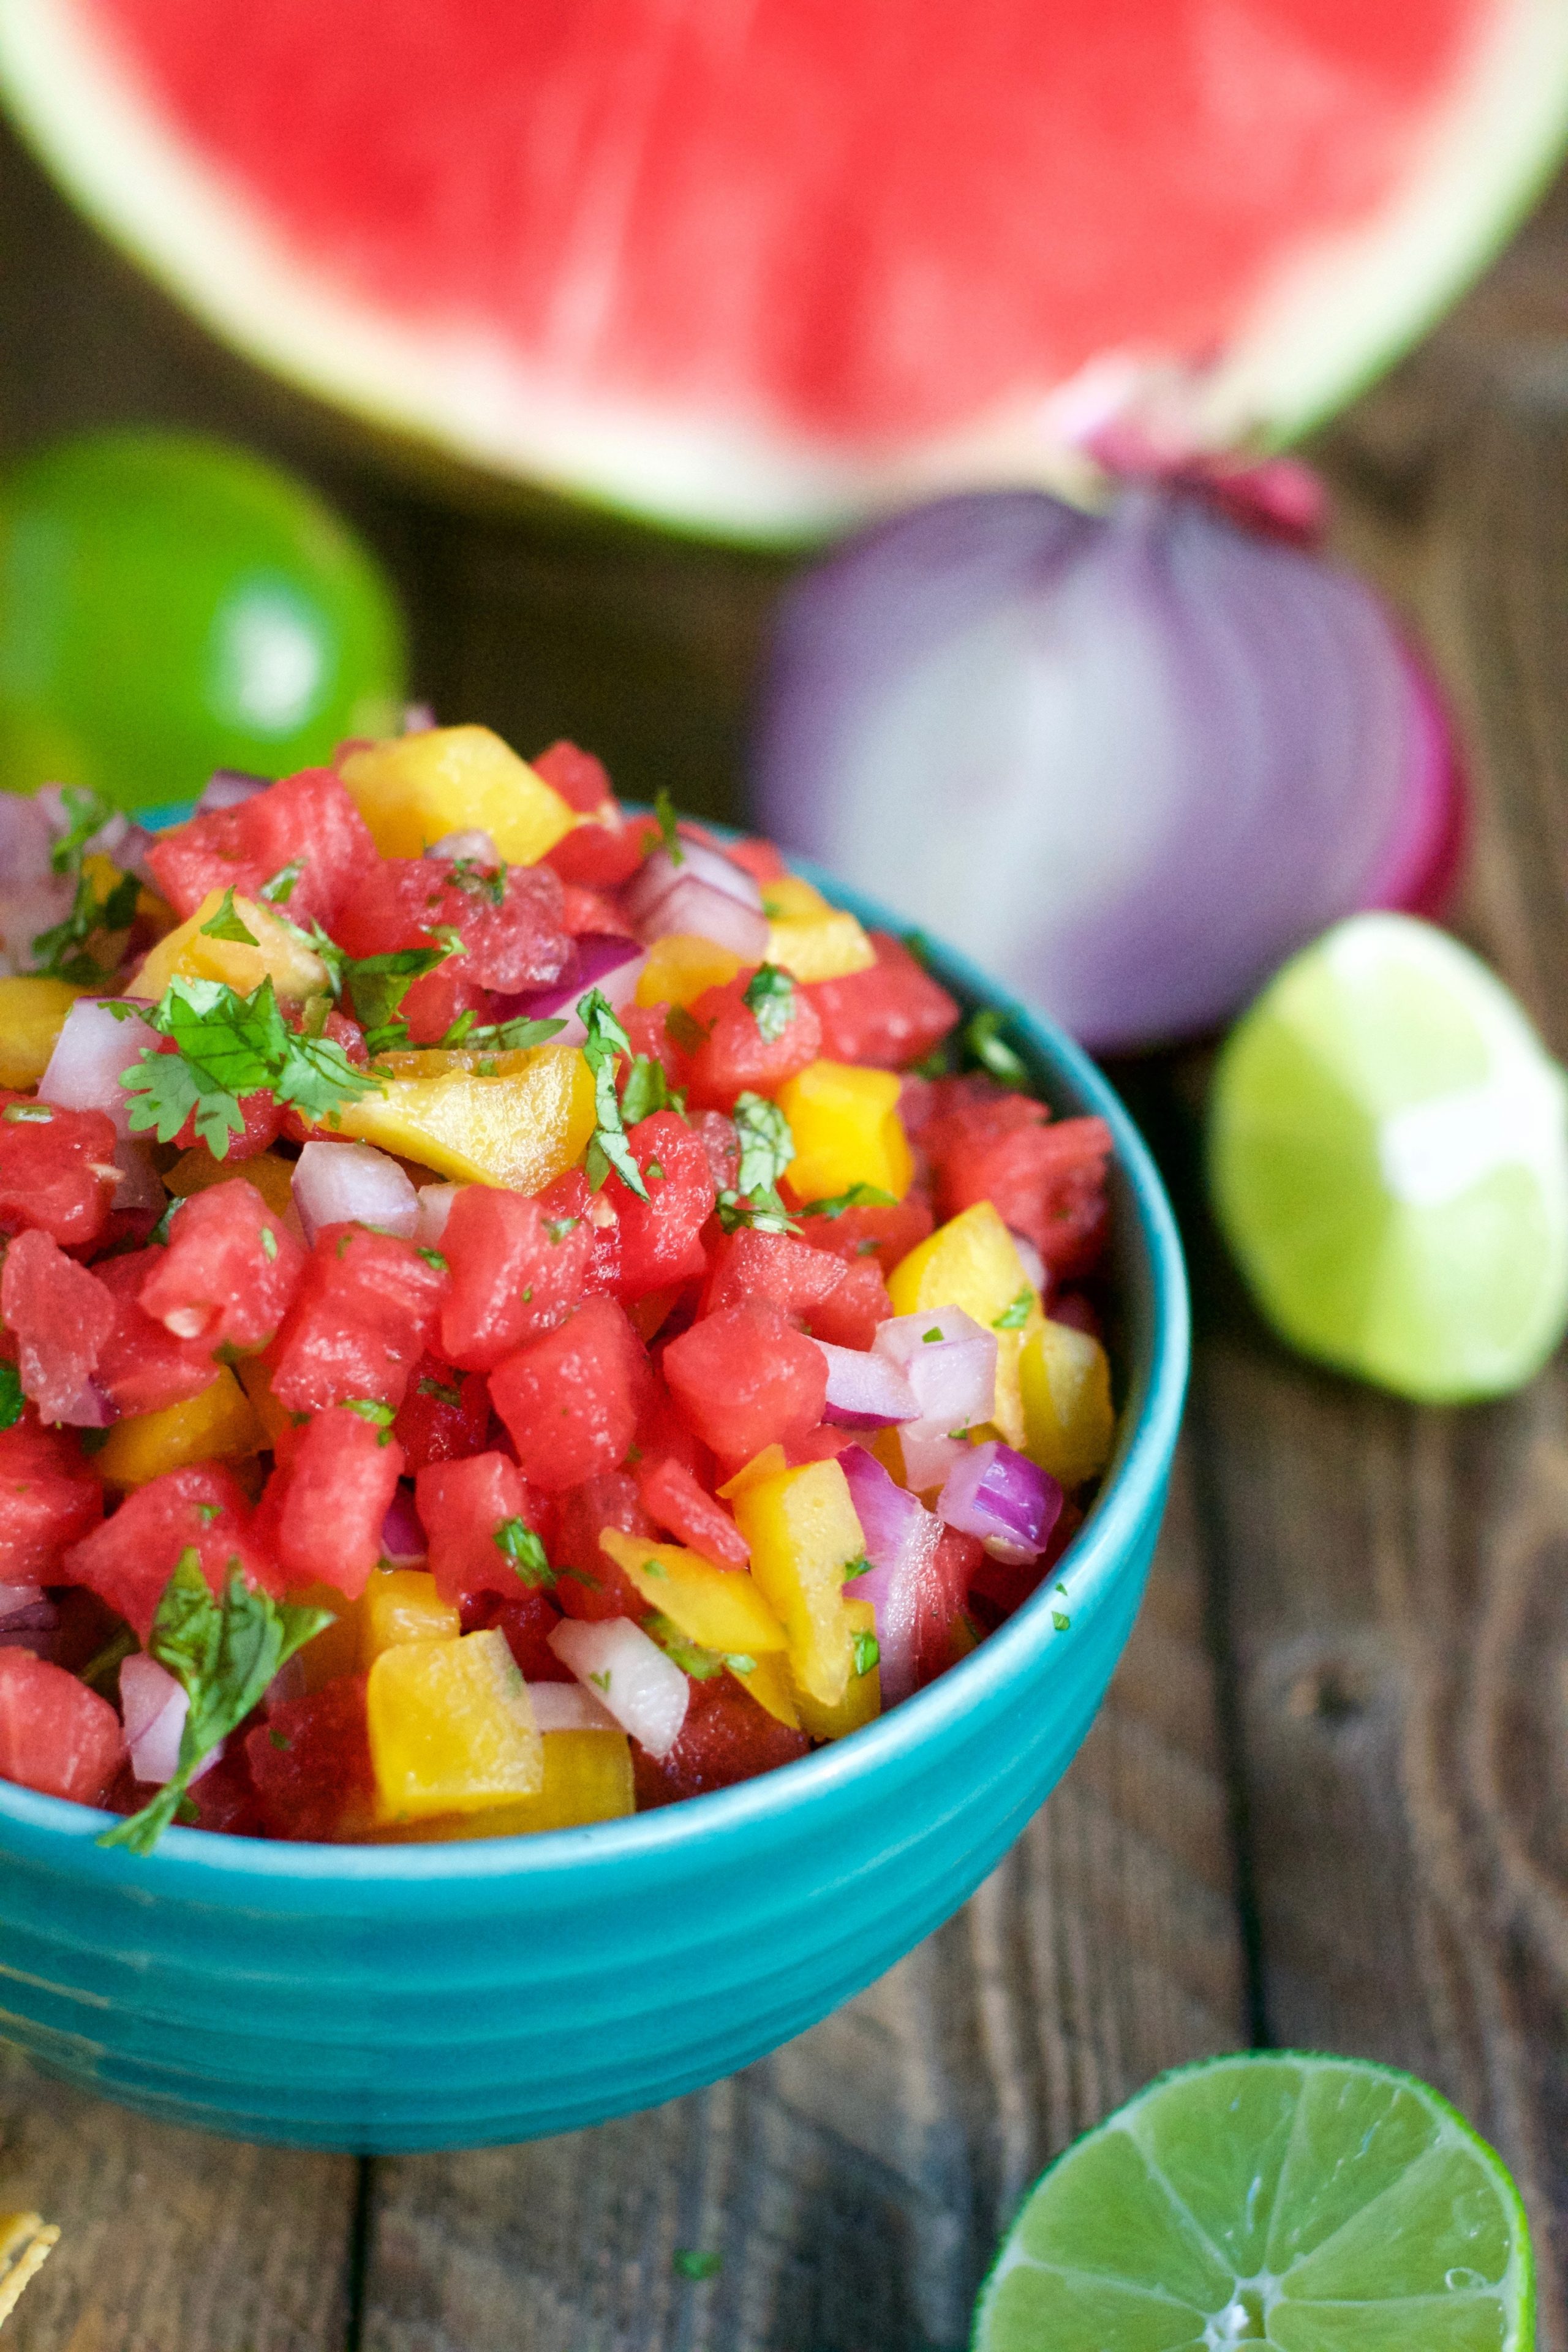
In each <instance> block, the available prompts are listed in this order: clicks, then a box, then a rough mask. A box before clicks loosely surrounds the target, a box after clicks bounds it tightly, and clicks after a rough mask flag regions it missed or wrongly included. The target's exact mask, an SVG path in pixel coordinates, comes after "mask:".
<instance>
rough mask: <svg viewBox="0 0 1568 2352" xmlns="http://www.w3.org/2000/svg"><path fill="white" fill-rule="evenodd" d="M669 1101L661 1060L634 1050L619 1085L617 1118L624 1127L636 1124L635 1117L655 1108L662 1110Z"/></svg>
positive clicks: (640, 1116) (642, 1116)
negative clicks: (630, 1061)
mask: <svg viewBox="0 0 1568 2352" xmlns="http://www.w3.org/2000/svg"><path fill="white" fill-rule="evenodd" d="M668 1102H669V1086H668V1081H667V1080H666V1077H665V1075H664V1064H663V1063H662V1062H658V1061H656V1060H655V1059H654V1057H653V1055H651V1054H634V1055H633V1056H632V1066H631V1068H630V1069H629V1070H628V1071H627V1072H626V1084H625V1086H624V1087H622V1088H621V1118H622V1121H623V1123H624V1124H625V1125H626V1126H627V1127H636V1125H637V1121H638V1119H641V1118H652V1117H653V1114H654V1112H655V1111H656V1110H664V1109H665V1108H668Z"/></svg>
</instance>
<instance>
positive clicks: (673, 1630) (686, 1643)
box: [643, 1612, 724, 1683]
mask: <svg viewBox="0 0 1568 2352" xmlns="http://www.w3.org/2000/svg"><path fill="white" fill-rule="evenodd" d="M643 1632H644V1633H647V1635H648V1637H649V1638H650V1640H652V1641H655V1642H657V1643H658V1646H659V1648H660V1649H661V1650H662V1651H663V1652H664V1654H665V1656H666V1657H667V1658H668V1660H669V1662H670V1664H672V1665H677V1666H679V1668H680V1671H681V1673H682V1674H683V1675H690V1676H691V1678H692V1680H693V1681H694V1682H700V1683H709V1682H711V1681H712V1679H713V1677H714V1675H721V1674H722V1673H723V1671H724V1661H723V1659H722V1658H721V1656H720V1655H719V1653H718V1652H717V1651H716V1650H705V1649H704V1648H703V1646H702V1644H701V1643H700V1642H693V1641H691V1640H690V1639H689V1637H688V1636H687V1635H686V1634H685V1633H682V1632H681V1630H680V1628H679V1625H676V1624H672V1623H671V1622H670V1620H669V1619H668V1617H661V1616H660V1615H659V1614H658V1612H655V1613H654V1615H653V1616H651V1617H648V1618H645V1620H644V1621H643Z"/></svg>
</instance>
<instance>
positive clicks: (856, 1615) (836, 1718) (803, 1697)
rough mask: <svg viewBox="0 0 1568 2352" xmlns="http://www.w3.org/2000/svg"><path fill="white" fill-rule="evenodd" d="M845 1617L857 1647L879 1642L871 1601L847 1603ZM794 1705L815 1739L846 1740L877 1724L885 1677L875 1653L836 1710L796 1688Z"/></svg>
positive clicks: (804, 1727) (850, 1684)
mask: <svg viewBox="0 0 1568 2352" xmlns="http://www.w3.org/2000/svg"><path fill="white" fill-rule="evenodd" d="M844 1613H845V1615H846V1616H847V1618H848V1620H849V1627H850V1635H851V1639H852V1640H854V1641H855V1642H856V1643H861V1642H869V1643H871V1644H873V1645H874V1644H875V1642H876V1638H877V1612H876V1610H875V1608H874V1607H873V1606H872V1604H871V1602H870V1601H846V1602H845V1603H844ZM795 1706H796V1707H797V1709H798V1710H799V1714H800V1722H801V1728H802V1730H803V1731H809V1732H810V1734H811V1736H812V1738H814V1739H843V1738H845V1737H846V1736H847V1734H848V1733H849V1732H851V1731H858V1730H859V1728H860V1727H861V1725H862V1724H864V1723H874V1722H875V1721H876V1718H877V1717H878V1716H879V1715H880V1714H881V1712H882V1675H881V1670H880V1668H879V1666H878V1664H877V1663H876V1658H875V1653H874V1649H873V1654H872V1663H871V1664H869V1665H868V1667H867V1668H866V1671H865V1673H864V1674H859V1673H854V1674H851V1675H850V1677H849V1687H848V1688H847V1690H846V1692H845V1694H844V1696H843V1697H842V1698H841V1699H840V1700H839V1702H838V1704H837V1706H823V1705H822V1703H821V1701H820V1700H818V1699H815V1698H813V1697H812V1696H811V1693H810V1692H809V1691H806V1690H801V1689H799V1688H798V1687H797V1688H796V1691H795Z"/></svg>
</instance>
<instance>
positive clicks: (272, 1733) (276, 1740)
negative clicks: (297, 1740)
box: [267, 1727, 294, 1756]
mask: <svg viewBox="0 0 1568 2352" xmlns="http://www.w3.org/2000/svg"><path fill="white" fill-rule="evenodd" d="M267 1737H268V1741H269V1742H270V1744H271V1745H272V1746H273V1747H274V1748H278V1749H279V1750H280V1751H281V1753H282V1754H283V1755H285V1756H287V1754H288V1753H289V1749H290V1748H292V1746H293V1745H294V1743H293V1741H292V1740H291V1739H290V1738H289V1735H288V1733H287V1732H286V1731H279V1730H278V1729H277V1727H272V1728H271V1729H269V1730H268V1734H267Z"/></svg>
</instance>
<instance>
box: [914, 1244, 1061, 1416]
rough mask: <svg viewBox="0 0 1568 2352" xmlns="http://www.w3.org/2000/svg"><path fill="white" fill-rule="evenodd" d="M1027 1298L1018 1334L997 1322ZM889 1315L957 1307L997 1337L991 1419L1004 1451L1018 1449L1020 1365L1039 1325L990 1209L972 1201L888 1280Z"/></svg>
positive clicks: (1035, 1303)
mask: <svg viewBox="0 0 1568 2352" xmlns="http://www.w3.org/2000/svg"><path fill="white" fill-rule="evenodd" d="M1026 1293H1027V1295H1028V1298H1029V1302H1030V1303H1029V1306H1028V1309H1027V1312H1026V1316H1025V1319H1024V1321H1023V1322H1022V1323H1021V1324H1020V1325H1018V1327H1017V1328H1016V1329H1009V1328H1006V1327H1005V1326H1004V1327H1002V1328H998V1326H997V1318H998V1316H1001V1315H1005V1314H1007V1313H1008V1312H1009V1310H1011V1309H1013V1308H1014V1307H1016V1304H1017V1302H1018V1300H1019V1299H1021V1298H1022V1297H1024V1296H1025V1294H1026ZM888 1296H889V1297H890V1298H891V1300H892V1302H893V1312H894V1314H895V1315H923V1314H924V1313H925V1312H926V1311H927V1310H928V1308H931V1307H962V1308H963V1312H964V1313H965V1314H966V1315H970V1316H973V1318H974V1320H975V1322H976V1323H978V1324H979V1325H980V1327H981V1328H982V1330H985V1331H995V1333H996V1402H995V1407H994V1411H993V1412H992V1415H991V1418H992V1420H993V1422H994V1423H995V1425H996V1431H997V1433H998V1435H999V1436H1001V1437H1004V1438H1005V1440H1006V1442H1007V1444H1009V1445H1013V1446H1018V1447H1021V1446H1022V1445H1023V1444H1024V1404H1023V1397H1022V1393H1021V1391H1020V1389H1019V1385H1018V1360H1019V1358H1020V1356H1021V1355H1022V1353H1023V1348H1024V1342H1025V1340H1026V1339H1027V1338H1028V1337H1029V1335H1030V1333H1031V1332H1034V1331H1037V1330H1038V1329H1039V1328H1040V1326H1041V1324H1042V1323H1043V1322H1044V1320H1045V1316H1044V1313H1043V1311H1042V1309H1041V1307H1040V1297H1039V1293H1038V1291H1037V1290H1036V1288H1035V1286H1034V1285H1033V1283H1032V1282H1031V1281H1030V1280H1029V1276H1028V1274H1027V1271H1026V1268H1025V1265H1024V1261H1023V1259H1022V1258H1021V1257H1020V1256H1019V1255H1018V1250H1017V1244H1016V1243H1015V1241H1014V1239H1013V1236H1012V1234H1010V1233H1009V1232H1008V1231H1007V1228H1006V1226H1005V1224H1004V1223H1002V1220H1001V1218H1000V1217H999V1216H998V1215H997V1213H996V1212H995V1210H994V1208H993V1207H992V1205H991V1203H990V1202H989V1201H977V1202H975V1204H974V1206H973V1208H972V1209H964V1210H963V1211H962V1212H961V1213H960V1214H959V1215H958V1216H956V1217H950V1218H949V1219H948V1222H947V1223H946V1224H945V1225H939V1226H938V1227H937V1229H936V1231H935V1233H934V1234H930V1235H928V1236H927V1238H926V1239H925V1240H924V1241H923V1242H921V1244H919V1246H918V1247H917V1248H915V1249H912V1250H910V1254H909V1255H908V1257H905V1258H900V1261H899V1263H898V1265H896V1266H895V1267H894V1268H893V1271H892V1273H891V1274H890V1275H889V1276H888Z"/></svg>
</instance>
